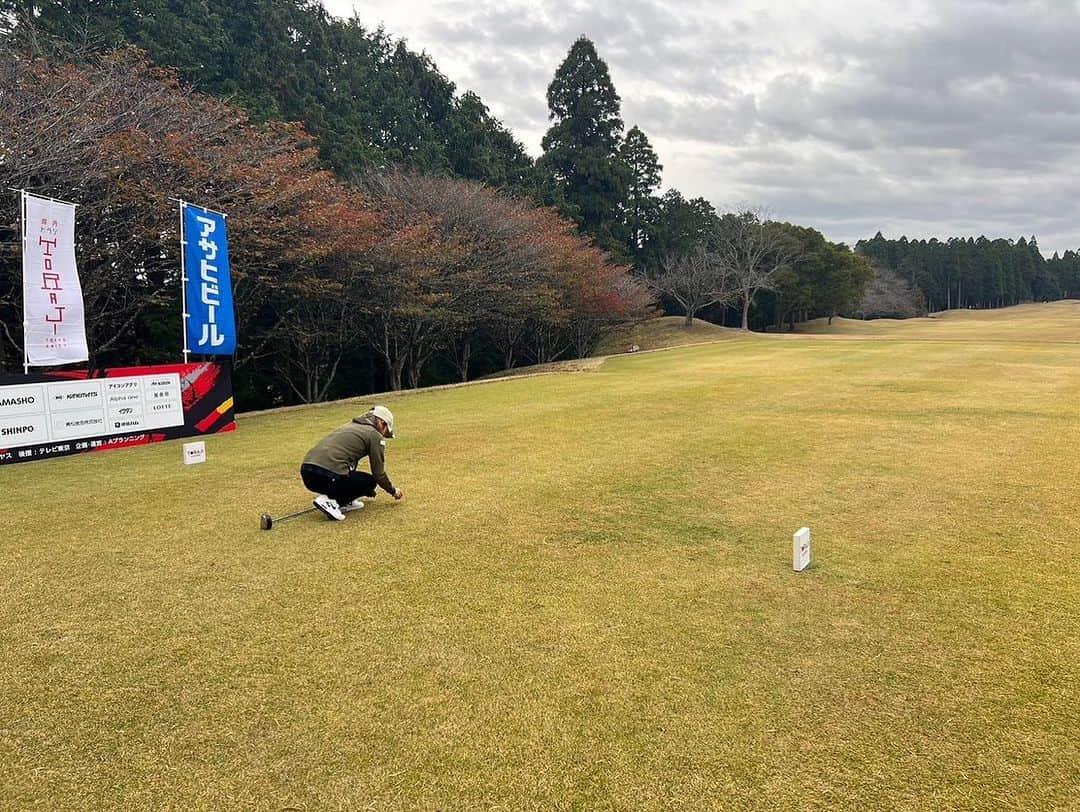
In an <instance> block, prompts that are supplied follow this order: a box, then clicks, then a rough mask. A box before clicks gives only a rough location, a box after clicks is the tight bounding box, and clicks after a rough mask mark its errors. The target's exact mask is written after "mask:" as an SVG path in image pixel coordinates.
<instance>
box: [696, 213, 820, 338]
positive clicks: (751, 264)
mask: <svg viewBox="0 0 1080 812" xmlns="http://www.w3.org/2000/svg"><path fill="white" fill-rule="evenodd" d="M800 251H801V249H800V247H799V245H798V243H796V242H795V241H794V240H792V239H791V237H790V235H789V234H787V233H785V231H784V229H783V228H782V227H781V224H780V223H776V222H773V221H771V220H769V218H768V213H767V212H766V211H764V210H762V209H744V210H742V211H739V212H735V213H729V214H725V215H724V216H723V217H721V218H720V227H719V229H718V231H717V234H716V247H715V253H716V257H717V262H718V263H719V264H720V266H721V267H722V268H723V269H724V272H725V273H726V274H728V275H730V276H731V278H732V279H733V280H734V287H735V300H736V301H737V302H738V303H739V304H740V305H741V307H742V329H744V330H749V329H750V308H751V307H752V306H753V304H754V297H755V296H757V293H758V291H761V290H772V289H773V288H774V287H775V285H776V281H777V279H776V276H777V274H778V273H779V272H780V270H781V269H782V268H785V267H787V266H789V265H790V264H791V263H792V262H794V261H795V260H796V259H798V258H799V254H800Z"/></svg>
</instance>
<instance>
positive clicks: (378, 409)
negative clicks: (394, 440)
mask: <svg viewBox="0 0 1080 812" xmlns="http://www.w3.org/2000/svg"><path fill="white" fill-rule="evenodd" d="M371 413H372V414H373V415H375V416H376V417H377V418H379V419H380V420H381V421H382V422H384V423H385V424H386V430H387V431H389V432H390V436H391V437H393V436H394V413H393V412H391V411H390V410H389V409H387V408H386V407H385V406H373V407H372V409H371Z"/></svg>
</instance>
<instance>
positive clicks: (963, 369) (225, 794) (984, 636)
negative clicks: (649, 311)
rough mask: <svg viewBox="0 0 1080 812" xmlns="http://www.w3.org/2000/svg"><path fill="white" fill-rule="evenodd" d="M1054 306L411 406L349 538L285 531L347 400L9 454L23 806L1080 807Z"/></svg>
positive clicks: (16, 734)
mask: <svg viewBox="0 0 1080 812" xmlns="http://www.w3.org/2000/svg"><path fill="white" fill-rule="evenodd" d="M1046 320H1050V321H1059V322H1060V323H1061V324H1062V325H1064V326H1065V327H1066V328H1067V329H1065V330H1064V331H1063V332H1064V333H1065V334H1071V335H1072V336H1073V337H1074V338H1075V336H1077V335H1080V305H1078V303H1072V304H1062V305H1054V306H1044V307H1040V308H1028V309H1023V310H1015V311H1011V312H1009V313H995V314H987V315H986V316H982V314H977V315H973V316H965V317H964V318H963V320H962V321H961V320H957V321H958V325H957V331H958V332H957V336H956V337H955V338H954V339H953V340H948V341H929V340H915V339H917V338H918V337H919V336H920V335H923V333H922V332H921V331H920V328H919V326H918V325H912V326H910V327H904V328H903V330H904V335H905V336H909V337H910V338H911V339H912V340H883V338H882V337H881V336H880V335H879V334H877V333H874V334H873V335H872V336H871V337H869V338H865V339H864V338H860V337H855V336H850V335H849V336H845V337H843V338H835V339H834V338H832V337H829V336H824V337H814V338H811V337H798V336H796V337H793V338H790V337H789V338H783V337H777V336H753V337H745V338H742V339H739V340H732V341H727V342H722V343H715V344H711V345H707V346H699V347H692V348H685V349H679V350H672V351H670V352H663V353H653V354H647V355H635V356H624V357H619V358H615V359H611V360H609V361H607V362H606V363H605V364H604V365H603V366H602V367H600V368H599V369H598V370H596V371H593V372H585V373H581V374H576V375H564V376H546V377H534V378H525V379H518V380H509V381H506V382H500V383H494V384H487V385H483V386H478V387H466V388H461V389H452V390H446V391H441V392H431V393H419V394H414V395H409V396H405V397H401V398H397V399H394V400H393V401H392V403H391V405H392V406H393V408H394V409H395V414H396V416H397V420H398V424H399V428H400V432H399V433H400V435H401V439H399V440H396V441H394V443H393V444H392V447H391V450H390V454H389V457H388V460H389V465H390V471H391V473H392V474H393V475H394V477H395V481H396V482H397V483H398V484H400V485H401V486H402V487H403V488H404V489H405V490H406V491H407V499H406V501H404V502H402V503H400V504H394V503H393V502H392V501H389V500H387V499H386V497H385V496H383V497H380V498H379V499H378V500H376V501H375V502H374V503H373V504H372V505H371V506H369V507H368V508H367V509H365V510H364V511H363V512H362V513H359V514H353V515H350V516H349V518H348V520H347V521H346V522H345V523H343V524H338V523H332V522H327V521H325V520H323V519H321V518H318V517H316V516H314V515H311V516H306V517H302V518H300V519H297V520H295V521H294V522H290V523H286V524H284V525H282V526H280V527H279V528H275V529H274V530H273V531H272V532H270V533H262V532H260V531H259V530H258V529H257V517H258V514H259V513H260V512H261V511H263V510H267V509H273V510H274V511H276V512H281V511H284V510H288V509H293V508H295V507H298V506H303V505H304V504H305V503H306V501H307V497H306V496H305V495H304V493H303V491H302V490H301V488H300V486H299V483H298V481H297V477H296V473H295V469H296V467H297V464H298V462H299V460H300V458H301V457H302V455H303V453H304V452H305V451H306V449H307V447H308V446H309V445H310V444H311V443H312V442H314V440H316V439H317V438H318V437H319V436H320V435H322V434H323V433H324V432H325V431H326V430H327V429H329V428H331V427H333V426H334V425H336V424H338V423H340V422H343V421H345V420H347V419H348V418H349V417H350V416H351V415H352V414H353V413H354V412H355V411H356V407H354V406H352V405H348V404H342V405H336V406H329V407H323V408H320V409H312V410H305V411H293V412H285V413H277V414H267V415H261V416H258V417H250V418H246V419H241V424H240V431H239V432H237V433H236V434H234V435H231V436H223V437H220V438H214V439H212V440H211V441H210V442H209V443H208V446H209V462H208V463H207V464H205V465H203V466H197V467H193V468H188V469H185V468H184V467H183V466H182V465H181V464H180V448H179V446H178V445H177V444H169V445H165V446H160V447H157V448H148V449H139V450H133V451H130V452H115V453H111V454H105V455H101V456H91V457H86V458H82V459H74V460H67V461H58V462H54V463H41V464H33V465H28V466H16V467H9V468H5V469H0V493H2V494H3V508H4V520H3V522H4V523H3V530H4V532H3V535H2V537H0V545H2V556H0V663H3V667H2V671H0V674H2V677H0V799H2V800H0V806H4V807H10V808H20V807H27V806H31V805H38V806H41V807H42V808H49V809H59V808H70V809H85V808H90V807H115V808H155V809H222V808H238V807H242V808H256V809H286V808H288V809H321V808H343V809H344V808H350V809H353V808H361V807H364V808H368V807H370V808H440V809H445V808H477V807H485V808H502V809H523V808H551V807H558V808H565V807H602V808H654V809H667V808H673V807H674V808H701V807H703V806H713V807H718V806H723V807H741V808H748V807H758V808H769V809H773V808H794V807H799V808H814V807H835V806H845V807H849V808H860V809H876V808H901V809H932V808H933V809H940V808H965V809H970V808H989V807H1008V808H1032V809H1035V808H1038V809H1047V808H1052V807H1055V806H1056V807H1058V808H1065V807H1068V806H1070V805H1072V804H1074V803H1075V799H1076V797H1077V791H1078V789H1080V786H1078V777H1077V776H1078V774H1077V770H1076V765H1077V764H1078V763H1080V748H1078V743H1077V737H1076V731H1077V729H1078V727H1080V703H1078V697H1077V684H1078V677H1080V674H1078V663H1080V642H1078V640H1080V636H1078V634H1077V631H1076V617H1077V612H1078V610H1080V557H1078V556H1077V538H1078V537H1080V519H1078V516H1077V511H1076V505H1077V504H1078V503H1080V416H1078V410H1077V404H1078V402H1080V344H1078V343H1076V342H1075V341H1070V340H1068V339H1065V340H1062V339H1058V340H1048V337H1047V335H1046V333H1045V331H1044V329H1043V327H1042V326H1040V325H1042V324H1044V322H1045V321H1046ZM976 322H981V328H980V327H979V326H977V325H976ZM947 327H948V321H946V322H944V323H938V322H933V323H932V324H929V325H927V326H926V328H925V329H926V330H928V331H931V332H933V333H935V334H937V333H938V331H941V334H942V335H945V334H948V330H947V329H946V328H947ZM871 329H874V330H876V329H880V328H879V327H878V326H877V325H876V324H875V325H873V326H872V328H871ZM1009 337H1013V338H1014V339H1015V340H1006V339H1007V338H1009ZM898 338H899V337H898ZM803 524H809V525H810V526H811V527H812V528H813V532H814V542H815V554H816V561H815V564H814V566H813V568H812V569H811V570H809V571H808V572H806V573H803V574H800V575H796V574H793V573H792V572H791V571H790V548H791V543H790V540H791V534H792V532H793V531H794V530H796V529H797V528H798V527H799V526H801V525H803Z"/></svg>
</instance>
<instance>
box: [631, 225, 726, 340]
mask: <svg viewBox="0 0 1080 812" xmlns="http://www.w3.org/2000/svg"><path fill="white" fill-rule="evenodd" d="M646 284H647V285H648V286H649V288H650V289H651V290H653V291H655V292H656V293H657V294H659V295H661V296H666V297H668V298H669V299H672V300H673V301H675V302H676V303H677V304H678V305H679V307H681V308H682V309H683V312H684V313H685V314H686V327H687V329H689V328H690V326H691V325H692V324H693V323H694V316H696V315H697V313H698V311H700V310H702V309H704V308H706V307H710V306H711V305H728V304H731V303H732V302H734V301H735V296H736V293H737V291H736V289H735V277H734V275H733V273H732V272H731V271H730V270H729V268H727V267H726V266H725V265H723V264H722V263H721V262H720V258H719V257H718V256H717V255H716V254H714V253H713V252H712V251H710V250H709V249H708V248H707V247H706V246H705V245H703V244H700V243H699V244H698V245H695V246H694V247H693V248H691V249H690V251H689V252H687V253H686V254H682V255H680V256H675V257H667V258H666V259H665V260H664V262H663V266H662V269H661V271H660V273H659V274H657V275H655V276H653V277H647V278H646Z"/></svg>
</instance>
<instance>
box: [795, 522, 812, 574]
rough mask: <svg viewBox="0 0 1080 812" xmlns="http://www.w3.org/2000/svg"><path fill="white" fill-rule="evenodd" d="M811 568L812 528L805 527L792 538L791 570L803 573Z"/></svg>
mask: <svg viewBox="0 0 1080 812" xmlns="http://www.w3.org/2000/svg"><path fill="white" fill-rule="evenodd" d="M809 566H810V528H809V527H804V528H802V529H801V530H799V532H798V533H796V534H795V535H794V536H792V537H791V568H792V569H794V570H795V572H802V571H803V570H804V569H806V568H807V567H809Z"/></svg>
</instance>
